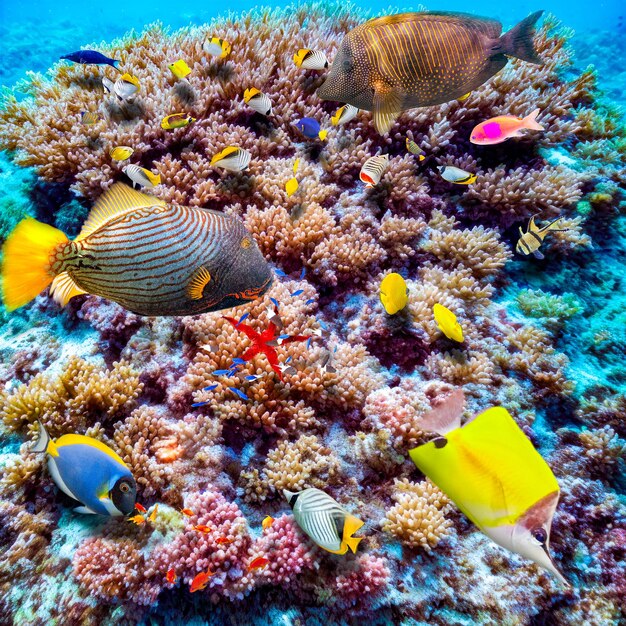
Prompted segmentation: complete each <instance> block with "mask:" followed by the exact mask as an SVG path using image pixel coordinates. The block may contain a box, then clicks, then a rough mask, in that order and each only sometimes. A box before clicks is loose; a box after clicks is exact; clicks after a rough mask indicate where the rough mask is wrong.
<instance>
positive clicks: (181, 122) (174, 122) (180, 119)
mask: <svg viewBox="0 0 626 626" xmlns="http://www.w3.org/2000/svg"><path fill="white" fill-rule="evenodd" d="M195 121H196V118H195V117H191V115H189V114H188V113H172V114H171V115H166V116H165V117H164V118H163V119H162V120H161V128H163V129H164V130H174V129H175V128H184V127H185V126H188V125H189V124H191V122H195Z"/></svg>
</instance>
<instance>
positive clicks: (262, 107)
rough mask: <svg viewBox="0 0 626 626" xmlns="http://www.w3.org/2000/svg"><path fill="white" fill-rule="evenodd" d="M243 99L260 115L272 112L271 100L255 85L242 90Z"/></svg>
mask: <svg viewBox="0 0 626 626" xmlns="http://www.w3.org/2000/svg"><path fill="white" fill-rule="evenodd" d="M243 101H244V102H245V103H246V104H247V105H248V106H249V107H250V108H251V109H252V110H253V111H256V112H257V113H260V114H261V115H271V114H272V101H271V100H270V98H269V96H268V95H267V94H266V93H263V92H262V91H260V90H259V89H257V88H256V87H250V88H249V89H246V90H245V91H244V92H243Z"/></svg>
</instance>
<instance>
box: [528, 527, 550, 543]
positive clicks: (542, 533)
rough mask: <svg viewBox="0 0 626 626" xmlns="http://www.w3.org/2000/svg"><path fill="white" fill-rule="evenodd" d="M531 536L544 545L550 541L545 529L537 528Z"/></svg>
mask: <svg viewBox="0 0 626 626" xmlns="http://www.w3.org/2000/svg"><path fill="white" fill-rule="evenodd" d="M531 534H532V536H533V537H534V538H535V539H536V540H537V541H538V542H539V543H540V544H542V545H543V544H544V543H545V542H546V541H547V540H548V533H547V532H546V530H545V528H541V527H539V528H535V529H534V530H533V531H532V532H531Z"/></svg>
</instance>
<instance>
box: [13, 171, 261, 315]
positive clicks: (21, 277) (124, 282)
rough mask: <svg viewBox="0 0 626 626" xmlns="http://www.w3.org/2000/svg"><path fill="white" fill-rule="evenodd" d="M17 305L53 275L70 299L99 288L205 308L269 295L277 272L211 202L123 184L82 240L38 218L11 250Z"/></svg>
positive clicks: (138, 305) (158, 311)
mask: <svg viewBox="0 0 626 626" xmlns="http://www.w3.org/2000/svg"><path fill="white" fill-rule="evenodd" d="M3 253H4V262H3V265H2V278H3V288H4V289H3V291H4V303H5V306H6V308H7V309H8V310H9V311H12V310H14V309H17V308H19V307H21V306H23V305H25V304H26V303H28V302H30V300H32V299H33V298H35V297H36V296H37V295H38V294H39V293H41V292H42V291H43V290H44V289H45V288H46V287H47V286H48V285H50V284H51V283H52V288H51V293H52V295H53V296H54V298H55V300H57V301H58V302H59V303H60V304H61V305H65V304H67V302H69V300H70V299H71V298H73V297H74V296H77V295H80V294H84V293H90V294H95V295H98V296H103V297H105V298H109V299H110V300H114V301H115V302H118V303H119V304H121V305H122V306H123V307H125V308H127V309H128V310H130V311H133V312H135V313H139V314H140V315H195V314H197V313H206V312H207V311H219V310H221V309H227V308H230V307H233V306H237V305H240V304H244V303H245V302H248V301H250V300H254V299H256V298H258V297H259V296H261V295H262V294H263V293H265V291H267V289H268V288H269V286H270V285H271V282H272V273H271V271H270V268H269V266H268V265H267V263H266V261H265V259H264V258H263V255H262V254H261V252H260V251H259V249H258V248H257V246H256V244H255V242H254V240H253V239H252V236H251V235H250V233H249V232H248V231H247V230H246V229H245V227H244V226H243V224H242V223H241V222H240V221H239V220H237V219H235V218H233V217H230V216H227V215H224V214H222V213H219V212H217V211H212V210H210V209H201V208H195V207H193V208H192V207H184V206H177V205H170V204H166V203H165V202H164V201H162V200H159V199H158V198H155V197H152V196H148V195H146V194H143V193H140V192H138V191H134V190H133V189H131V188H130V187H128V186H126V185H123V184H122V183H116V184H115V185H113V187H111V189H109V191H107V192H106V193H104V194H103V195H102V196H101V197H100V198H99V199H98V201H97V202H96V204H95V205H94V207H93V209H92V210H91V213H90V214H89V217H88V218H87V221H86V222H85V224H84V226H83V229H82V230H81V232H80V234H79V235H78V237H76V239H74V241H69V240H68V238H67V237H66V236H65V234H63V233H62V232H61V231H60V230H57V229H56V228H53V227H52V226H48V225H47V224H42V223H41V222H38V221H37V220H34V219H32V218H26V219H25V220H22V221H21V222H20V223H19V224H18V225H17V226H16V228H15V230H14V231H13V232H12V233H11V234H10V235H9V237H8V238H7V241H6V243H5V245H4V249H3Z"/></svg>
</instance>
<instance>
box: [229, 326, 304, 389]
mask: <svg viewBox="0 0 626 626" xmlns="http://www.w3.org/2000/svg"><path fill="white" fill-rule="evenodd" d="M222 317H223V318H224V319H225V320H228V321H229V322H230V323H231V324H232V325H233V327H234V328H236V329H237V330H240V331H241V332H242V333H244V334H245V335H246V337H247V338H248V339H249V340H250V341H251V342H252V345H251V346H250V347H249V348H248V349H247V350H246V351H245V352H244V353H243V354H242V355H241V358H242V359H243V360H244V361H251V360H252V359H253V358H254V357H255V356H256V355H257V354H264V355H265V356H266V358H267V360H268V362H269V364H270V365H271V366H272V369H273V370H274V371H275V372H276V375H277V376H278V378H279V380H281V381H282V380H283V373H282V371H281V369H280V365H279V363H278V353H277V352H276V349H275V348H274V346H275V345H279V343H278V342H280V344H283V343H294V342H297V341H306V340H307V339H308V338H309V336H310V335H290V336H288V337H283V338H282V339H281V338H279V330H278V327H277V326H276V324H274V322H270V323H269V324H268V325H267V328H266V329H265V330H264V331H263V332H262V333H259V332H257V331H256V330H254V328H252V326H250V325H249V324H242V323H241V322H238V321H237V320H236V319H235V318H234V317H227V316H226V315H223V316H222Z"/></svg>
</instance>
